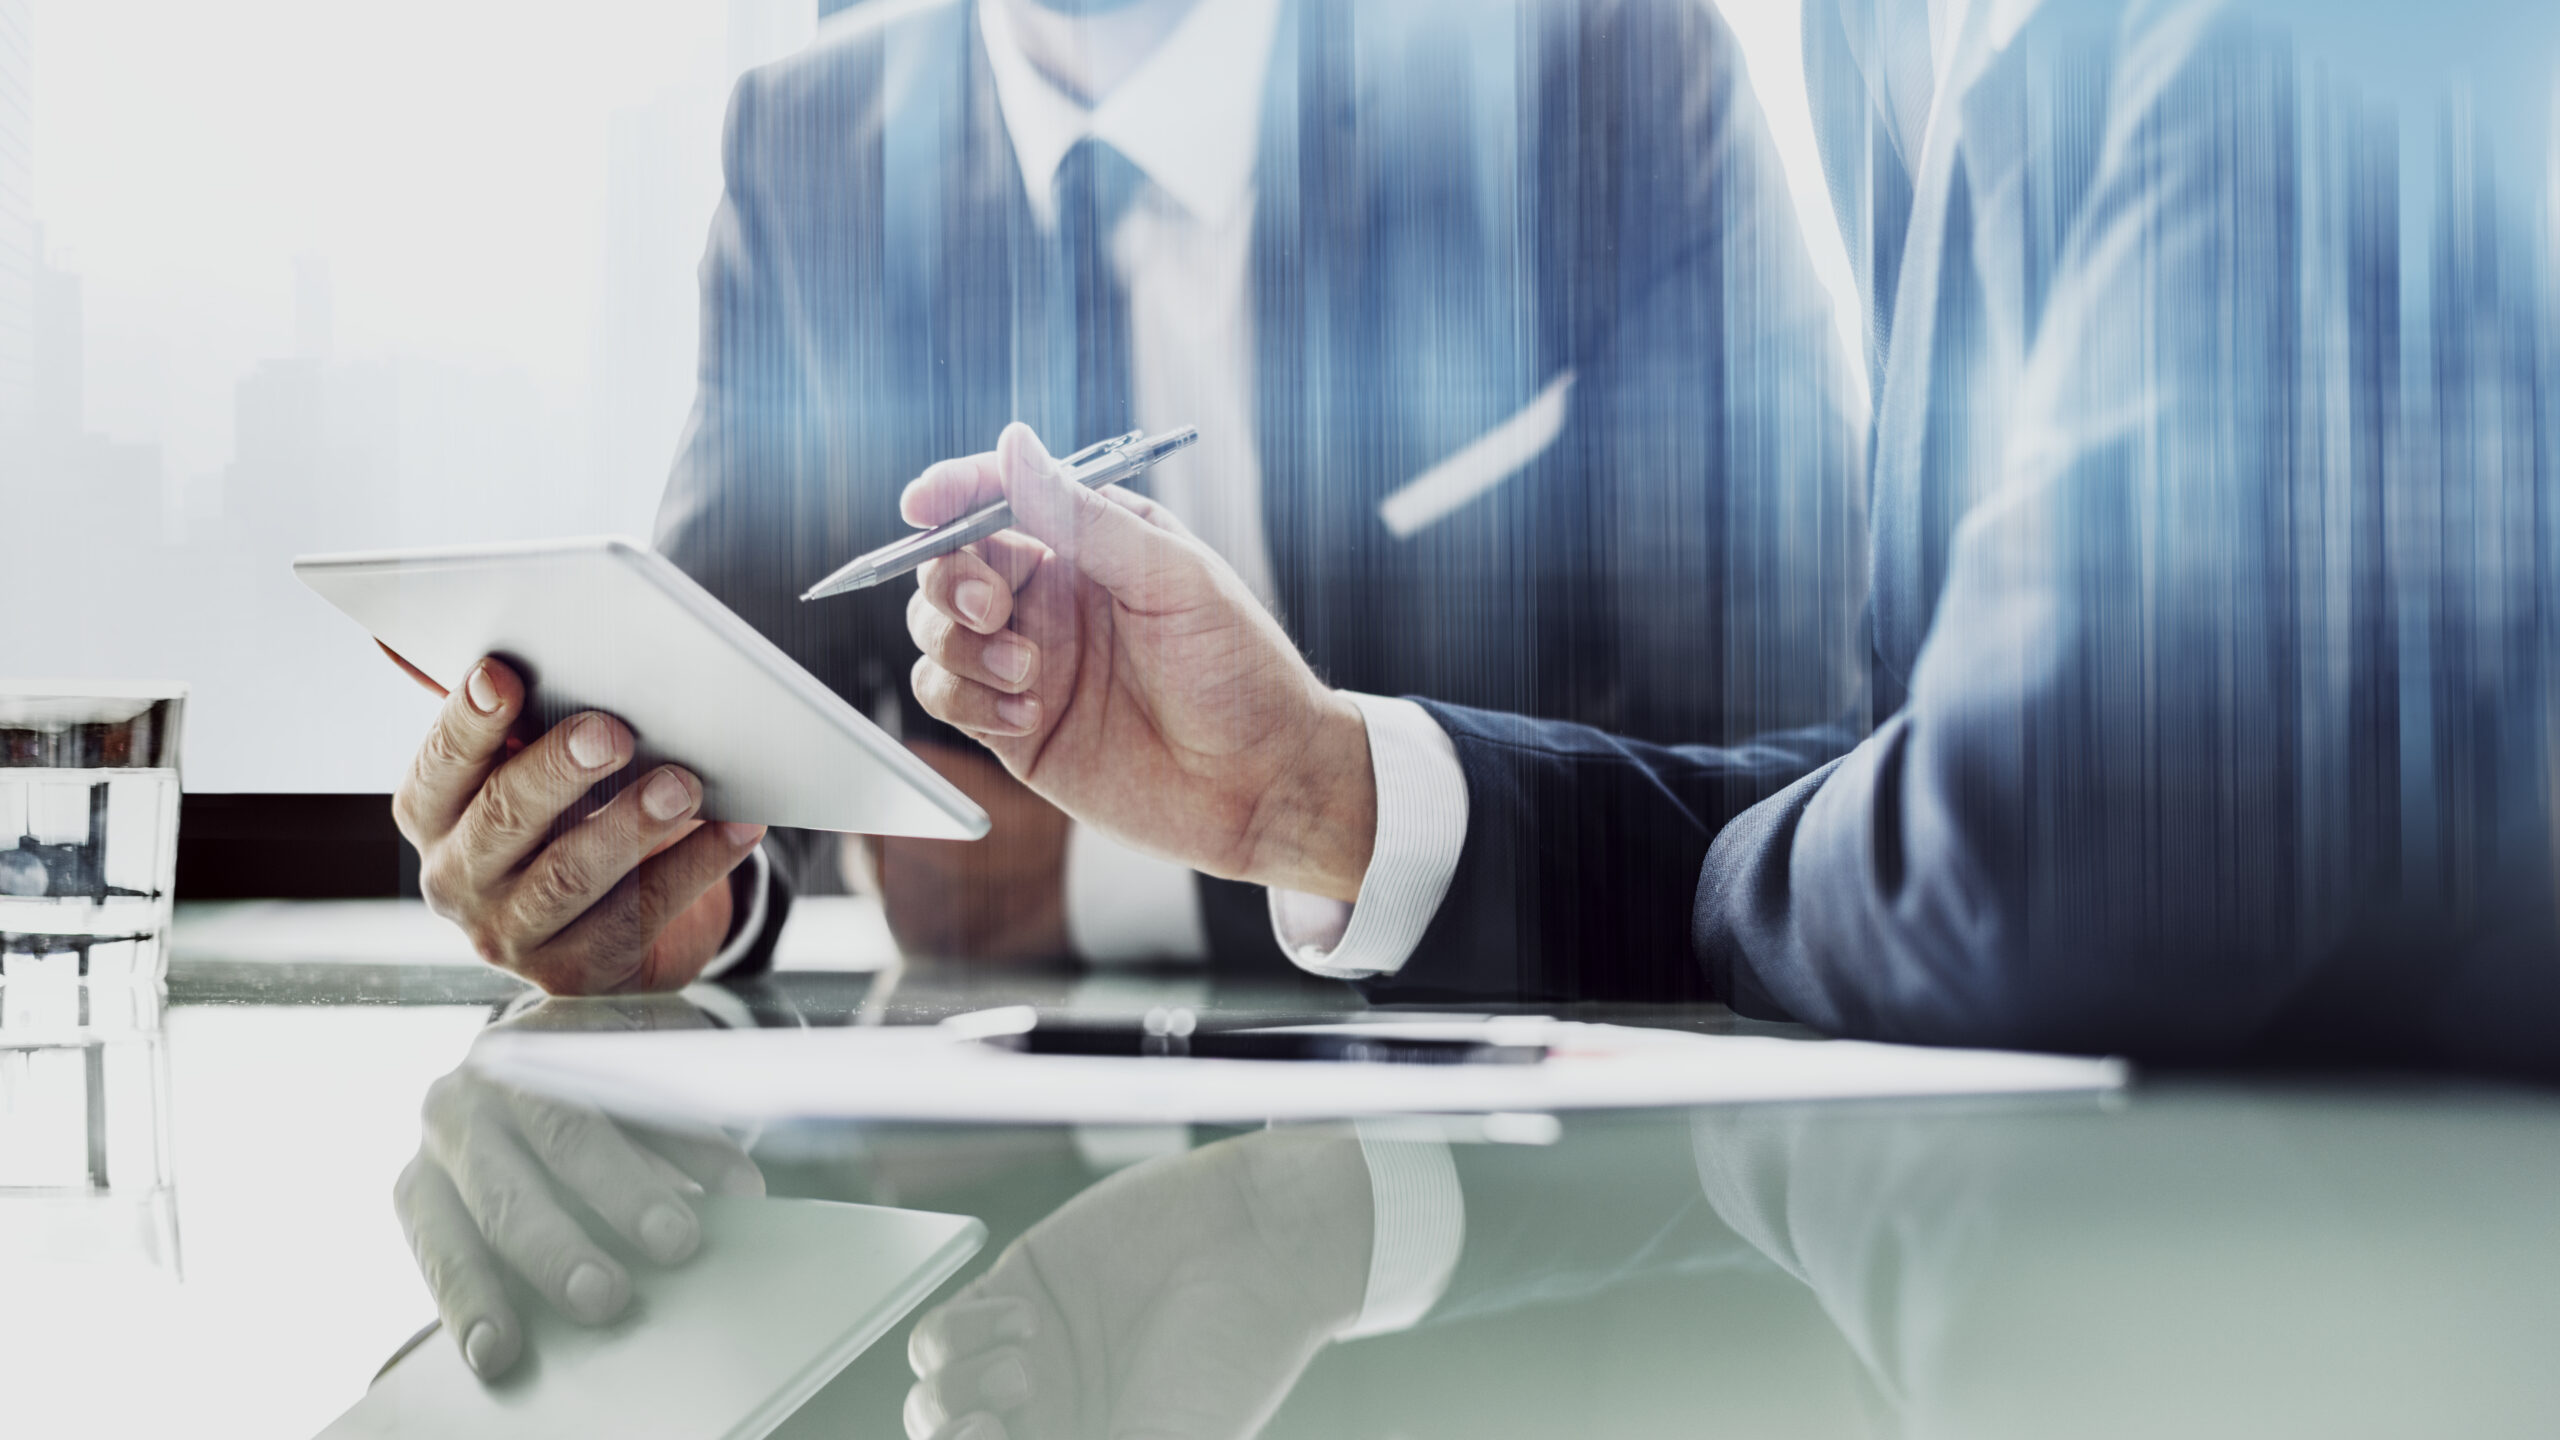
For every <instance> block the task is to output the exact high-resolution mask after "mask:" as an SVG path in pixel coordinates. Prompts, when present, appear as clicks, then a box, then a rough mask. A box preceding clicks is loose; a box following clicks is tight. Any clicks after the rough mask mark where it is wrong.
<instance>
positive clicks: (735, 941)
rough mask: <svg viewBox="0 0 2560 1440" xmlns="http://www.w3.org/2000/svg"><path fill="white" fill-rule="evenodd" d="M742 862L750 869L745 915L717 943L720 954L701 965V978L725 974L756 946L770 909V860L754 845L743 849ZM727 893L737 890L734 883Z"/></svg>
mask: <svg viewBox="0 0 2560 1440" xmlns="http://www.w3.org/2000/svg"><path fill="white" fill-rule="evenodd" d="M744 863H745V864H746V865H747V866H748V868H749V871H750V873H749V874H748V876H747V881H746V886H747V918H746V920H745V921H744V922H743V923H741V924H738V925H736V926H734V927H733V928H731V930H730V931H729V943H727V944H725V945H723V946H721V947H720V953H719V954H717V955H714V956H712V957H711V963H710V964H708V965H705V966H703V967H702V974H701V976H700V978H701V979H704V980H717V979H719V978H720V977H721V976H723V975H726V974H727V973H729V971H730V969H731V968H732V967H733V966H735V965H736V964H737V963H738V962H739V961H740V960H743V959H745V958H746V955H747V952H748V951H750V950H753V949H754V948H756V940H757V938H758V937H759V936H761V935H763V934H764V917H765V914H766V912H767V911H769V910H771V909H772V904H771V901H772V895H773V862H772V861H771V860H769V859H767V858H765V853H764V847H763V846H762V845H758V846H757V847H756V848H754V849H753V850H750V851H748V852H747V858H746V860H745V862H744ZM729 893H730V895H731V896H732V897H734V896H735V895H736V894H737V893H738V892H737V890H736V888H735V886H734V884H733V885H732V888H731V889H730V891H729Z"/></svg>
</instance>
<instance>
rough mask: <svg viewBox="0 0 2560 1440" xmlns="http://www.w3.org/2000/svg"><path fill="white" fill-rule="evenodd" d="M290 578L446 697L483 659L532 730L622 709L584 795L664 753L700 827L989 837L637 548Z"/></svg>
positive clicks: (709, 601)
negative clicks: (534, 725)
mask: <svg viewBox="0 0 2560 1440" xmlns="http://www.w3.org/2000/svg"><path fill="white" fill-rule="evenodd" d="M293 573H294V574H296V575H298V576H300V577H301V578H302V583H304V584H306V585H308V586H310V587H311V588H312V589H313V590H316V591H318V592H319V593H320V595H321V597H322V598H324V599H326V600H327V601H328V602H329V603H330V604H332V605H335V606H337V607H338V608H339V609H341V610H343V611H345V612H346V613H347V614H348V615H350V616H352V617H354V619H355V621H356V623H357V624H359V625H362V626H363V627H364V628H365V629H366V631H368V632H369V633H371V634H372V635H373V636H374V637H375V638H377V639H379V640H381V641H382V643H384V644H386V645H388V646H390V647H391V648H392V649H394V650H396V651H398V652H399V653H400V654H401V655H402V656H404V657H405V658H407V660H408V661H409V663H410V664H412V665H415V666H417V667H418V668H419V669H420V670H422V671H424V672H426V674H427V675H428V676H429V677H430V678H431V679H433V680H434V681H435V682H436V683H437V684H439V685H442V686H444V687H445V688H446V689H447V690H451V689H452V688H453V687H455V686H457V685H459V684H461V683H462V680H463V677H464V676H466V675H468V674H469V673H470V671H471V667H472V665H473V664H475V663H476V662H478V660H479V659H480V657H481V656H483V655H496V656H498V657H499V658H501V659H503V660H505V661H506V662H507V663H508V664H510V665H512V666H514V667H515V668H516V671H517V673H519V674H521V675H523V676H524V677H525V680H526V681H527V682H528V683H529V684H530V685H531V686H532V708H533V711H534V714H535V716H536V717H537V718H538V719H539V720H540V722H541V723H542V724H543V725H544V726H545V727H546V728H547V727H548V726H550V725H551V724H553V723H556V722H557V721H559V720H561V719H562V718H564V717H566V716H568V715H571V714H574V713H576V712H578V711H581V710H602V711H605V712H607V713H608V714H611V715H614V716H617V717H619V718H620V719H621V720H622V721H623V722H624V723H625V724H627V725H629V726H630V727H631V729H632V733H633V734H635V735H636V736H638V737H639V755H638V757H637V758H636V759H635V760H634V761H633V762H632V763H631V764H630V765H627V766H625V767H624V768H623V769H622V771H621V772H620V774H619V775H617V776H615V777H614V778H613V779H612V780H610V781H608V782H607V783H606V785H604V786H602V787H599V795H598V803H601V798H602V797H603V796H604V795H609V794H610V793H611V792H612V791H613V790H614V789H617V788H619V785H620V783H621V782H624V781H627V780H628V779H630V778H634V777H637V776H641V775H645V774H647V773H648V770H649V767H650V766H651V765H654V764H656V763H658V762H661V761H668V760H672V761H675V762H677V763H679V764H681V765H683V766H684V767H685V768H687V769H689V770H691V771H692V772H693V773H694V774H696V775H699V776H701V777H702V785H703V798H702V814H703V816H704V818H706V819H712V820H743V821H749V822H754V823H759V824H765V825H787V826H793V827H796V828H800V829H808V830H841V831H852V832H857V833H861V834H868V835H917V836H924V837H926V838H929V839H939V840H975V839H977V838H978V837H979V836H981V835H984V834H986V833H987V815H986V812H985V811H983V810H981V809H979V808H978V807H977V805H976V804H974V803H973V802H971V800H970V799H969V797H968V796H966V795H963V794H961V793H960V791H959V790H958V789H957V788H955V787H954V786H953V785H952V784H951V782H949V781H947V780H945V779H943V778H942V777H941V776H940V775H937V774H935V773H934V772H933V769H932V768H931V767H930V766H928V765H926V764H925V763H924V762H923V761H922V760H919V759H917V758H916V757H915V756H914V755H913V754H912V753H910V752H909V751H908V750H907V748H906V747H905V746H903V745H900V744H899V743H898V742H897V741H895V740H893V739H891V738H890V737H889V736H888V735H887V734H886V733H885V732H883V731H882V730H881V729H880V727H878V726H877V725H874V724H872V723H871V722H870V721H869V720H867V719H865V718H863V716H862V713H861V712H860V711H858V710H855V709H854V708H853V707H852V706H851V705H848V704H846V703H845V700H844V697H842V696H840V695H838V694H836V693H835V692H834V691H832V690H830V689H828V688H827V687H826V685H825V684H823V683H822V682H820V681H819V679H818V677H816V676H814V675H812V674H810V673H809V672H808V671H806V670H804V669H802V668H800V666H799V664H798V663H797V662H795V661H793V660H792V658H791V657H790V656H788V655H785V654H784V653H782V649H781V647H779V646H777V645H775V644H774V643H773V642H772V641H770V640H767V639H766V638H765V637H764V636H763V635H761V634H759V633H757V631H756V629H755V627H754V626H752V625H749V624H748V623H747V622H746V621H744V620H741V619H739V618H738V617H737V615H736V614H735V613H734V612H732V611H731V610H730V609H729V608H728V607H727V606H725V605H722V604H721V603H720V602H719V601H718V600H715V599H713V598H712V596H711V592H710V591H708V590H705V589H703V588H702V587H701V586H700V585H699V584H697V583H695V581H694V579H693V577H692V576H690V575H687V574H685V573H684V572H683V571H681V570H679V569H677V568H676V567H675V564H674V562H672V561H670V560H668V559H667V558H666V557H665V556H663V555H660V554H659V553H657V552H656V551H654V550H651V549H650V548H649V547H648V546H646V545H643V544H641V543H640V542H639V541H636V540H629V539H624V538H621V537H619V536H603V537H599V538H595V539H581V540H541V541H531V542H527V543H523V544H514V545H481V546H469V547H460V548H452V549H435V550H383V551H369V552H365V553H361V554H351V555H306V556H304V557H302V558H301V559H299V560H296V561H294V562H293Z"/></svg>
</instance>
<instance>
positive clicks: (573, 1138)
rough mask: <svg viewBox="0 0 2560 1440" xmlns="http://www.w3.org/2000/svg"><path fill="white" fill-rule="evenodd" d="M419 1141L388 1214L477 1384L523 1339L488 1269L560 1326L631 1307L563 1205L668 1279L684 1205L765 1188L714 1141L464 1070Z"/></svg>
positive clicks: (563, 1011) (596, 1011) (552, 1021)
mask: <svg viewBox="0 0 2560 1440" xmlns="http://www.w3.org/2000/svg"><path fill="white" fill-rule="evenodd" d="M704 1023H706V1022H705V1021H704V1020H703V1018H702V1016H701V1014H700V1012H699V1011H696V1010H695V1009H694V1008H693V1007H692V1006H691V1005H689V1004H687V1003H685V1002H684V1001H683V1000H681V999H678V998H676V997H674V996H654V997H647V998H643V999H634V1000H627V1001H604V1000H569V1001H557V1000H554V1001H546V1002H544V1003H542V1004H540V1005H537V1006H535V1007H534V1008H533V1009H531V1010H529V1011H527V1012H526V1013H525V1014H523V1015H521V1016H517V1017H514V1018H512V1019H510V1020H508V1021H506V1022H504V1025H505V1026H508V1027H520V1028H552V1029H680V1028H694V1027H698V1026H700V1025H703V1024H704ZM423 1119H424V1125H423V1131H424V1134H423V1138H422V1139H421V1141H420V1143H419V1146H418V1153H417V1156H416V1157H415V1158H414V1159H412V1160H411V1161H410V1162H409V1164H408V1167H407V1168H406V1169H404V1170H403V1171H401V1173H400V1180H399V1183H398V1184H397V1185H396V1186H395V1187H394V1188H393V1192H392V1203H393V1205H394V1208H396V1209H397V1210H398V1211H399V1214H400V1223H401V1226H402V1228H404V1229H405V1230H406V1231H407V1232H408V1236H409V1248H410V1250H411V1251H412V1252H413V1253H414V1254H416V1256H417V1258H418V1268H419V1270H420V1271H421V1272H422V1273H423V1274H424V1275H425V1276H426V1281H427V1288H428V1289H429V1290H430V1291H432V1292H433V1293H434V1295H435V1301H436V1313H437V1314H438V1315H439V1316H441V1317H442V1318H443V1321H444V1329H445V1332H446V1333H447V1334H448V1335H451V1336H452V1337H453V1339H454V1342H455V1343H456V1344H458V1345H460V1346H461V1347H462V1354H463V1358H464V1359H465V1360H466V1361H468V1362H469V1363H470V1365H471V1368H472V1369H473V1370H474V1371H476V1372H477V1373H478V1374H479V1375H480V1377H481V1378H482V1379H494V1378H496V1377H497V1376H499V1375H503V1374H505V1373H506V1372H507V1370H508V1369H509V1368H510V1367H512V1366H513V1365H514V1364H515V1363H516V1360H517V1357H518V1356H519V1355H520V1354H521V1353H522V1351H523V1348H524V1327H523V1326H522V1324H521V1323H519V1321H518V1318H517V1316H516V1313H515V1309H514V1307H513V1306H512V1305H511V1304H510V1303H509V1302H508V1298H507V1292H506V1287H505V1284H504V1281H503V1272H502V1270H501V1269H500V1266H501V1265H502V1264H503V1265H504V1266H506V1267H508V1268H511V1269H513V1270H514V1271H515V1272H516V1273H517V1274H518V1275H521V1276H522V1277H524V1279H525V1280H526V1281H527V1282H529V1283H530V1284H531V1285H532V1287H533V1288H534V1289H535V1290H538V1291H540V1292H541V1294H542V1295H543V1297H544V1298H545V1299H546V1300H548V1301H549V1302H550V1303H551V1304H552V1306H553V1307H554V1308H556V1309H558V1310H559V1311H560V1312H561V1313H562V1314H564V1315H567V1316H569V1317H570V1318H571V1319H573V1320H577V1321H579V1322H581V1323H584V1324H589V1325H600V1324H603V1323H605V1322H607V1321H609V1320H611V1319H613V1318H614V1317H615V1316H616V1315H619V1314H621V1313H622V1310H623V1307H624V1306H626V1305H627V1304H629V1303H630V1299H631V1277H630V1274H629V1272H628V1271H627V1270H625V1269H624V1267H623V1266H622V1264H621V1262H619V1261H618V1260H616V1259H615V1258H614V1257H613V1256H612V1255H611V1254H609V1253H607V1252H606V1250H605V1249H604V1247H602V1246H601V1245H599V1244H597V1243H596V1241H595V1240H594V1239H593V1238H592V1237H590V1236H589V1234H588V1233H587V1229H586V1227H585V1225H584V1224H582V1223H581V1221H580V1220H579V1218H578V1216H577V1215H576V1214H574V1213H573V1212H572V1209H571V1206H570V1205H569V1204H568V1203H566V1202H567V1201H569V1200H574V1201H576V1202H578V1203H579V1204H580V1205H582V1206H583V1207H584V1209H585V1211H586V1212H588V1213H591V1214H592V1215H593V1216H594V1217H595V1218H598V1219H601V1220H602V1221H603V1222H604V1223H605V1224H606V1225H608V1226H611V1227H612V1229H613V1231H614V1233H615V1234H617V1235H619V1236H620V1237H621V1238H622V1239H624V1240H625V1241H628V1242H629V1243H630V1244H631V1245H632V1246H633V1247H634V1248H636V1249H637V1250H638V1251H639V1252H640V1253H641V1254H643V1255H646V1256H647V1257H649V1258H650V1259H651V1260H653V1261H655V1262H657V1263H658V1264H661V1265H676V1264H681V1263H682V1262H683V1261H684V1260H686V1259H687V1258H689V1257H690V1256H691V1255H692V1254H693V1252H694V1250H695V1248H696V1247H697V1246H698V1245H700V1243H701V1239H702V1232H701V1226H700V1223H699V1222H698V1221H697V1220H696V1218H695V1216H694V1212H693V1209H692V1207H691V1206H690V1205H688V1204H687V1203H686V1201H687V1199H688V1198H690V1197H693V1196H697V1195H700V1194H702V1193H704V1192H705V1191H706V1190H708V1191H712V1192H715V1193H719V1194H728V1195H761V1194H763V1193H764V1175H763V1173H762V1172H761V1171H759V1170H757V1168H756V1166H755V1163H754V1162H753V1161H751V1160H749V1159H748V1158H747V1155H746V1152H745V1151H744V1150H742V1149H740V1148H739V1147H738V1146H737V1145H736V1144H735V1143H734V1142H732V1141H731V1140H729V1139H728V1137H726V1136H724V1135H721V1134H719V1133H718V1132H716V1131H705V1132H693V1133H682V1134H679V1133H675V1132H672V1131H664V1130H644V1129H640V1128H637V1127H634V1126H630V1125H625V1124H622V1123H619V1122H616V1121H614V1120H611V1119H608V1118H606V1117H605V1115H604V1114H603V1113H601V1112H599V1111H596V1110H592V1109H588V1108H586V1107H584V1106H579V1105H572V1104H566V1103H562V1102H560V1101H555V1100H548V1099H542V1098H538V1097H535V1096H532V1095H528V1094H525V1093H523V1092H521V1091H518V1090H514V1089H510V1088H508V1087H506V1086H502V1085H498V1084H495V1083H493V1082H491V1081H489V1080H486V1079H483V1078H482V1077H481V1076H480V1075H478V1074H477V1073H475V1072H474V1071H473V1070H472V1069H471V1068H470V1067H469V1066H468V1065H465V1066H464V1067H463V1068H461V1069H459V1070H456V1071H454V1072H453V1073H452V1074H450V1075H447V1076H445V1077H444V1078H443V1079H441V1080H438V1081H437V1082H436V1083H435V1084H434V1085H433V1086H431V1087H430V1088H429V1089H428V1091H427V1099H426V1104H425V1106H424V1116H423Z"/></svg>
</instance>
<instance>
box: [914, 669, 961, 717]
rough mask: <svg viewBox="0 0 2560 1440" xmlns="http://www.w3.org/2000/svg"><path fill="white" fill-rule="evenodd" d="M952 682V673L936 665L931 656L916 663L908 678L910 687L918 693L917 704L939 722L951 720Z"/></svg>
mask: <svg viewBox="0 0 2560 1440" xmlns="http://www.w3.org/2000/svg"><path fill="white" fill-rule="evenodd" d="M951 680H952V676H951V673H950V672H949V671H947V670H944V669H943V668H942V667H941V666H940V665H938V664H935V663H934V660H933V657H932V656H930V655H928V656H925V657H924V658H923V659H920V660H918V661H916V663H915V668H914V669H913V670H912V671H910V672H909V673H908V676H907V684H908V687H909V688H911V689H913V690H914V691H915V693H916V703H917V704H919V705H922V706H923V707H924V708H925V710H926V711H927V712H928V713H930V714H931V715H932V716H933V717H934V718H935V719H938V720H948V719H950V718H951V716H950V714H949V711H950V708H951V703H950V702H951V689H950V682H951Z"/></svg>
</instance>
